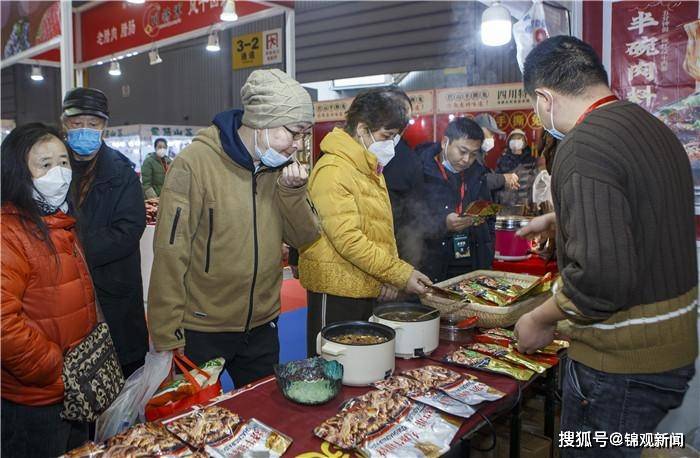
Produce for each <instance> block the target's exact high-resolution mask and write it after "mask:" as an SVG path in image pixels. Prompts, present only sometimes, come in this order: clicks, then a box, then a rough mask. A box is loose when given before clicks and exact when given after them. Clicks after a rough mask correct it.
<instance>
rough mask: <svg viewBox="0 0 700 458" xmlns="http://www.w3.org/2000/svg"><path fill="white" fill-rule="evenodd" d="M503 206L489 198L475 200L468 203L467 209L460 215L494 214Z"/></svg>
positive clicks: (480, 215) (483, 216)
mask: <svg viewBox="0 0 700 458" xmlns="http://www.w3.org/2000/svg"><path fill="white" fill-rule="evenodd" d="M502 208H503V205H499V204H497V203H494V202H491V201H489V200H476V201H474V202H472V203H471V204H469V206H468V207H467V209H466V210H465V211H464V213H462V214H461V215H460V216H479V217H482V218H485V217H488V216H496V215H497V214H498V212H499V211H501V209H502Z"/></svg>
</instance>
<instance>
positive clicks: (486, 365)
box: [445, 328, 569, 381]
mask: <svg viewBox="0 0 700 458" xmlns="http://www.w3.org/2000/svg"><path fill="white" fill-rule="evenodd" d="M474 341H475V343H472V344H468V345H465V346H464V347H461V348H459V349H458V350H455V351H453V352H451V353H449V354H447V355H446V356H445V361H446V362H448V363H451V364H456V365H459V366H463V367H469V368H472V369H480V370H486V371H490V372H495V373H498V374H503V375H508V376H510V377H513V378H514V379H516V380H521V381H528V380H530V379H531V378H532V377H533V376H534V375H535V373H539V374H541V373H544V372H545V371H546V370H547V369H549V368H551V367H552V366H554V365H556V364H557V363H558V362H559V358H558V357H557V353H558V352H559V351H561V350H563V349H565V348H568V346H569V343H568V342H567V341H565V340H554V341H553V342H552V343H551V344H549V345H548V346H547V347H545V348H542V349H540V350H538V351H537V353H536V354H533V355H524V354H522V353H520V352H518V351H517V350H516V349H515V348H516V345H517V339H516V337H515V334H514V333H513V331H510V330H508V329H503V328H494V329H488V330H482V333H481V334H478V335H476V336H474Z"/></svg>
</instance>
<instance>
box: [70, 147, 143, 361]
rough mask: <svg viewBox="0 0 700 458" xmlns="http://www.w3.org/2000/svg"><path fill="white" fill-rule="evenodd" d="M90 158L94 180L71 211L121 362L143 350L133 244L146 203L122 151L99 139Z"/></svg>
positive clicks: (140, 292) (139, 288)
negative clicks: (93, 159)
mask: <svg viewBox="0 0 700 458" xmlns="http://www.w3.org/2000/svg"><path fill="white" fill-rule="evenodd" d="M95 160H96V161H97V164H96V166H95V167H96V169H95V174H96V175H95V180H94V181H93V184H92V187H91V189H90V192H89V193H88V195H87V198H86V200H85V202H84V203H83V205H82V207H81V208H80V209H77V210H76V211H75V213H76V215H77V219H78V227H79V235H80V240H81V242H82V245H83V249H84V251H85V257H86V260H87V263H88V266H89V268H90V273H91V274H92V279H93V282H94V284H95V291H96V292H97V299H98V300H99V303H100V306H101V307H102V312H103V313H104V315H105V320H106V321H107V324H108V325H109V329H110V333H111V335H112V340H113V341H114V345H115V347H116V350H117V354H118V355H119V362H120V363H121V364H122V365H126V364H130V363H134V362H137V361H139V360H141V359H143V358H144V356H145V354H146V352H147V351H148V332H147V330H146V316H145V310H144V307H143V284H142V281H141V253H140V245H139V244H140V239H141V235H142V234H143V231H144V229H145V228H146V209H145V207H144V202H143V190H142V188H141V183H140V182H139V178H138V176H137V175H136V172H134V165H133V164H132V163H131V162H130V161H129V160H128V159H127V158H126V157H125V156H124V155H122V154H121V153H120V152H119V151H116V150H114V149H112V148H110V147H108V146H107V145H106V144H104V143H103V144H102V147H101V148H100V151H99V152H98V153H97V156H96V158H95ZM76 178H78V179H74V180H73V184H74V185H75V186H76V187H77V186H78V185H79V180H80V178H79V175H78V177H76ZM72 195H73V196H75V188H74V192H73V193H72ZM74 201H75V199H74ZM72 207H73V208H74V206H72Z"/></svg>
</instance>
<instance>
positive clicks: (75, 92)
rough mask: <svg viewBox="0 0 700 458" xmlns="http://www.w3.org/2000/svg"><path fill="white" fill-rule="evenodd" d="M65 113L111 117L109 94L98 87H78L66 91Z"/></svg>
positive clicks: (68, 114)
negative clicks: (108, 105) (108, 106)
mask: <svg viewBox="0 0 700 458" xmlns="http://www.w3.org/2000/svg"><path fill="white" fill-rule="evenodd" d="M63 115H64V116H68V117H71V116H80V115H92V116H99V117H100V118H104V119H109V109H108V108H107V96H106V95H105V94H104V92H102V91H100V90H98V89H92V88H89V87H77V88H75V89H71V90H70V91H68V92H66V96H65V97H64V98H63Z"/></svg>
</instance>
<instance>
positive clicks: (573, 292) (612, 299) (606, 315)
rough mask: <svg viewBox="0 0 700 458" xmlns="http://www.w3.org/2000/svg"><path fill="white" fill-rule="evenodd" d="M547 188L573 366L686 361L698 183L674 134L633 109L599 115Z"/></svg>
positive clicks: (615, 368)
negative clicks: (554, 219) (695, 187)
mask: <svg viewBox="0 0 700 458" xmlns="http://www.w3.org/2000/svg"><path fill="white" fill-rule="evenodd" d="M552 191H553V192H552V194H553V199H554V206H555V212H556V215H557V247H558V250H557V251H558V262H559V268H560V271H561V282H560V283H559V286H560V287H559V288H558V291H557V292H556V295H555V296H556V299H557V303H558V305H559V307H560V308H561V309H562V310H563V311H564V312H565V313H566V314H567V315H568V316H569V320H567V321H566V322H565V324H566V325H565V326H564V331H565V332H566V333H567V334H569V335H570V336H571V338H572V345H571V349H570V352H569V354H570V356H571V358H572V359H574V360H577V361H580V362H582V363H583V364H586V365H588V366H590V367H593V368H595V369H598V370H601V371H606V372H613V373H655V372H663V371H667V370H671V369H675V368H678V367H681V366H684V365H687V364H691V363H692V362H693V361H694V360H695V358H696V356H697V354H698V343H697V329H696V327H697V299H698V291H697V284H698V281H697V279H698V273H697V260H696V245H695V223H694V216H693V215H694V201H693V180H692V176H691V170H690V163H689V161H688V157H687V155H686V153H685V150H684V149H683V146H682V145H681V144H680V142H679V141H678V139H677V138H676V137H675V135H674V134H673V133H672V132H671V130H670V129H668V127H666V126H665V125H664V124H663V123H661V122H660V121H659V120H658V119H656V118H655V117H654V116H652V115H651V114H649V113H648V112H646V111H645V110H644V109H642V108H640V107H639V106H637V105H635V104H632V103H628V102H615V103H612V104H610V105H607V106H604V107H601V108H599V109H597V110H595V111H594V112H592V113H591V114H590V115H588V116H587V117H586V118H585V120H584V121H583V122H582V123H581V124H579V125H578V126H576V127H575V128H574V129H573V130H572V131H571V132H569V133H568V135H567V136H566V138H565V140H564V141H563V142H562V144H561V145H560V146H559V149H558V150H557V155H556V158H555V161H554V169H553V173H552Z"/></svg>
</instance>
